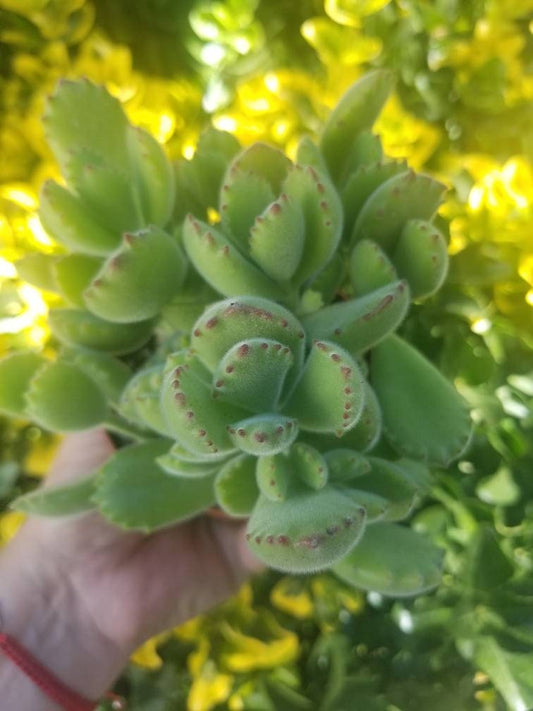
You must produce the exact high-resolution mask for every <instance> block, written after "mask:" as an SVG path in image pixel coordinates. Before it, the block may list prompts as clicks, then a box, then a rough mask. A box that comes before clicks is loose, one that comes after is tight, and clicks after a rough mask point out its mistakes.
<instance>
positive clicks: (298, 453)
mask: <svg viewBox="0 0 533 711" xmlns="http://www.w3.org/2000/svg"><path fill="white" fill-rule="evenodd" d="M290 457H291V467H292V470H293V476H297V477H298V478H299V479H300V481H301V482H302V483H304V484H305V485H306V486H309V487H310V488H311V489H316V490H318V489H322V488H323V487H324V486H325V485H326V483H327V481H328V465H327V462H326V459H325V458H324V457H323V456H322V454H320V452H319V451H318V450H316V449H315V448H314V447H311V446H310V445H308V444H305V442H295V444H293V446H292V447H291V450H290Z"/></svg>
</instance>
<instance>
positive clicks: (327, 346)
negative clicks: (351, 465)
mask: <svg viewBox="0 0 533 711" xmlns="http://www.w3.org/2000/svg"><path fill="white" fill-rule="evenodd" d="M363 400H364V389H363V376H362V375H361V372H360V370H359V367H358V366H357V364H356V363H355V361H354V360H353V358H352V357H351V356H350V355H349V353H347V352H346V351H345V350H344V349H342V348H340V347H339V346H337V345H336V344H335V343H327V342H324V341H316V342H315V343H314V344H313V346H312V348H311V352H310V354H309V357H308V359H307V361H306V363H305V366H304V369H303V372H302V376H301V378H300V380H299V381H298V382H297V384H296V386H295V388H294V391H293V392H292V394H291V396H290V398H289V400H288V401H287V403H286V405H285V407H284V410H285V411H286V412H287V413H289V414H291V415H293V416H294V417H296V418H298V421H299V423H300V426H301V428H302V429H305V430H309V431H311V432H332V433H337V434H338V435H339V436H340V434H341V433H342V432H344V431H346V430H348V429H350V427H353V426H354V424H355V423H356V422H357V420H358V419H359V417H360V415H361V412H362V409H363Z"/></svg>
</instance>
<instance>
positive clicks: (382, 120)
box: [374, 94, 442, 170]
mask: <svg viewBox="0 0 533 711" xmlns="http://www.w3.org/2000/svg"><path fill="white" fill-rule="evenodd" d="M374 131H375V132H376V133H378V134H379V135H380V136H381V140H382V142H383V150H384V153H385V155H387V156H389V157H391V158H405V159H407V161H408V163H409V165H410V166H411V167H412V168H414V170H420V169H421V168H422V167H423V166H424V165H425V163H427V161H428V160H429V158H430V157H431V156H432V155H433V153H434V152H435V150H436V149H437V146H438V145H439V143H440V141H441V139H442V134H441V131H440V130H439V129H438V128H437V127H436V126H432V125H431V124H429V123H427V121H423V120H422V119H419V118H417V117H416V116H413V115H412V114H409V113H408V112H407V111H405V109H404V108H403V107H402V105H401V103H400V100H399V98H398V96H397V95H395V94H394V95H392V96H391V98H390V99H389V100H388V101H387V103H386V105H385V108H384V110H383V112H382V114H381V116H380V117H379V119H378V121H377V122H376V124H375V126H374Z"/></svg>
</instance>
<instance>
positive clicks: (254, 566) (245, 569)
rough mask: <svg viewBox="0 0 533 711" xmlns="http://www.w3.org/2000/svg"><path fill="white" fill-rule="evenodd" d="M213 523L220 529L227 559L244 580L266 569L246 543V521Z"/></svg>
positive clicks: (220, 536) (221, 542)
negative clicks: (237, 523) (239, 522)
mask: <svg viewBox="0 0 533 711" xmlns="http://www.w3.org/2000/svg"><path fill="white" fill-rule="evenodd" d="M212 524H213V527H216V528H217V529H218V540H219V541H220V545H221V546H222V549H223V550H224V555H225V557H226V559H227V560H228V562H229V563H230V565H231V566H232V568H233V570H234V571H235V572H236V573H237V575H238V576H239V577H241V578H242V581H244V580H245V579H246V578H247V577H249V576H250V575H253V574H254V573H259V572H261V571H262V570H264V569H265V566H264V564H263V563H262V562H261V561H260V560H259V559H258V558H256V556H255V555H254V554H253V553H252V551H251V550H250V548H249V546H248V544H247V543H246V524H245V523H242V524H239V525H235V521H221V520H216V521H214V520H213V521H212Z"/></svg>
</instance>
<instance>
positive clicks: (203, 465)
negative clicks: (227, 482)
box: [155, 447, 220, 479]
mask: <svg viewBox="0 0 533 711" xmlns="http://www.w3.org/2000/svg"><path fill="white" fill-rule="evenodd" d="M155 461H156V462H157V463H158V464H159V466H160V467H161V468H162V469H164V470H165V472H166V473H167V474H170V475H171V476H178V477H183V478H184V479H198V478H200V477H204V476H208V475H209V474H216V473H217V472H218V470H219V469H220V462H217V461H214V462H187V461H185V460H184V459H181V458H180V456H179V454H177V452H176V450H174V448H173V447H172V448H171V449H169V451H168V452H167V453H166V454H162V455H161V456H160V457H156V460H155Z"/></svg>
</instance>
